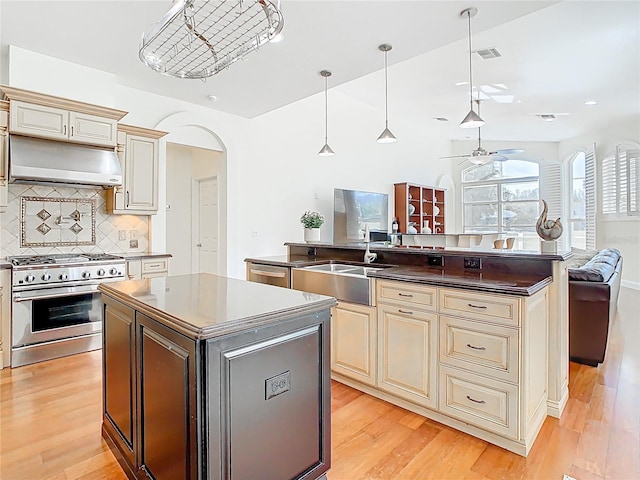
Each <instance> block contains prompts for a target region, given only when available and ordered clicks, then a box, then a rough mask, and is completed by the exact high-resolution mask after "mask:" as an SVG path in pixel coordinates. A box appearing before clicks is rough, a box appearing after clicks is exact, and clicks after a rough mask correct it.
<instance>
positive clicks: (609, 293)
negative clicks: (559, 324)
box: [568, 248, 622, 367]
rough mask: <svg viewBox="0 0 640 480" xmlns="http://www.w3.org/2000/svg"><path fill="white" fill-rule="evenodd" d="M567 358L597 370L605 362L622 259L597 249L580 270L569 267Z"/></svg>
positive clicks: (617, 253)
mask: <svg viewBox="0 0 640 480" xmlns="http://www.w3.org/2000/svg"><path fill="white" fill-rule="evenodd" d="M568 273H569V357H570V359H571V360H572V361H574V362H579V363H583V364H586V365H591V366H593V367H597V366H598V364H599V363H602V362H603V361H604V355H605V352H606V349H607V338H608V337H609V329H610V328H611V324H612V323H613V319H614V318H615V315H616V308H617V303H618V294H619V293H620V281H621V277H622V256H621V255H620V252H619V251H618V250H616V249H614V248H606V249H604V250H600V251H599V252H598V253H597V254H596V255H595V256H594V257H593V258H592V259H591V260H589V261H588V262H587V263H586V264H584V265H583V266H582V267H579V268H569V269H568Z"/></svg>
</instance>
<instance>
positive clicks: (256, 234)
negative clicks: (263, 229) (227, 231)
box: [251, 230, 258, 238]
mask: <svg viewBox="0 0 640 480" xmlns="http://www.w3.org/2000/svg"><path fill="white" fill-rule="evenodd" d="M251 236H252V237H253V238H256V237H257V236H258V231H257V230H251Z"/></svg>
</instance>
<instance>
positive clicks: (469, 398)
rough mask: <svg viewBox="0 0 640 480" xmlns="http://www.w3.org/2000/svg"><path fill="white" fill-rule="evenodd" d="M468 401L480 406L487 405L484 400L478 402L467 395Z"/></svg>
mask: <svg viewBox="0 0 640 480" xmlns="http://www.w3.org/2000/svg"><path fill="white" fill-rule="evenodd" d="M467 400H470V401H472V402H473V403H480V404H483V403H487V402H485V401H484V400H476V399H475V398H471V397H470V396H469V395H467Z"/></svg>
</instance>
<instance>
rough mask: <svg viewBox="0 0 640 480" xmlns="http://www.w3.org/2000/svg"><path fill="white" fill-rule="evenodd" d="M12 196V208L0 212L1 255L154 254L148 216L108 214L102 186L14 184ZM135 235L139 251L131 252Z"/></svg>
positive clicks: (136, 249) (10, 190)
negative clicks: (148, 252)
mask: <svg viewBox="0 0 640 480" xmlns="http://www.w3.org/2000/svg"><path fill="white" fill-rule="evenodd" d="M8 194H9V195H8V201H9V203H8V205H7V210H6V212H4V213H2V214H0V225H1V227H2V234H1V239H0V257H6V256H12V255H46V254H50V253H122V252H146V251H148V250H149V217H147V216H138V215H110V214H108V213H107V211H106V206H105V190H103V189H102V188H77V189H76V188H68V187H53V186H51V187H49V186H41V185H9V192H8ZM34 197H35V198H37V199H38V200H33V198H34ZM23 201H24V202H25V205H24V210H23ZM92 205H93V207H92ZM92 208H93V215H92V214H91V209H92ZM47 214H49V215H50V217H47ZM92 216H93V220H92V219H91V217H92ZM43 217H44V218H43ZM59 217H62V218H59ZM58 222H59V223H58ZM76 224H77V226H76ZM23 228H24V230H23ZM48 229H50V230H48ZM43 231H46V232H47V233H44V234H43V233H42V232H43ZM119 232H123V233H124V237H125V238H124V239H123V240H120V236H119ZM23 233H24V238H23ZM52 235H53V236H52ZM133 237H137V240H138V247H137V248H129V246H130V244H129V241H130V240H133V239H134V238H133ZM49 242H52V243H49ZM53 242H60V243H61V244H57V245H54V244H53ZM85 242H88V243H85ZM62 243H63V244H62ZM33 244H37V245H33Z"/></svg>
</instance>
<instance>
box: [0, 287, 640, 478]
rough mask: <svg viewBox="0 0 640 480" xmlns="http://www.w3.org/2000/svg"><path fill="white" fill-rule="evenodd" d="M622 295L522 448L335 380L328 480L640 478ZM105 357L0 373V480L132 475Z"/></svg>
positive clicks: (633, 373) (638, 349)
mask: <svg viewBox="0 0 640 480" xmlns="http://www.w3.org/2000/svg"><path fill="white" fill-rule="evenodd" d="M618 305H619V315H618V317H617V318H616V321H615V322H614V325H613V328H612V335H611V337H610V339H609V346H608V350H607V358H606V360H605V362H604V363H603V364H602V365H601V366H600V367H599V368H592V367H587V366H585V365H579V364H574V363H571V367H570V386H569V392H570V399H569V403H568V405H567V408H566V410H565V412H564V415H563V416H562V418H561V419H560V420H557V419H554V418H551V417H549V418H547V420H546V422H545V424H544V426H543V428H542V431H541V432H540V435H539V437H538V440H537V441H536V443H535V444H534V446H533V449H532V451H531V453H530V454H529V456H528V457H527V458H524V457H520V456H518V455H515V454H513V453H510V452H507V451H506V450H503V449H501V448H499V447H495V446H493V445H490V444H488V443H486V442H484V441H482V440H478V439H476V438H474V437H471V436H469V435H466V434H464V433H460V432H457V431H456V430H453V429H451V428H448V427H446V426H444V425H441V424H438V423H436V422H432V421H430V420H427V419H425V418H423V417H420V416H419V415H416V414H414V413H411V412H408V411H406V410H403V409H402V408H398V407H395V406H393V405H390V404H388V403H385V402H383V401H381V400H378V399H375V398H373V397H370V396H368V395H366V394H362V393H360V392H358V391H356V390H353V389H352V388H349V387H347V386H344V385H342V384H339V383H336V382H334V383H333V386H332V392H331V393H332V429H333V431H332V443H333V447H332V449H333V450H332V454H333V466H332V469H331V471H330V472H329V475H328V477H329V480H356V479H389V480H409V479H420V480H422V479H427V478H434V479H445V478H450V479H472V480H476V479H477V480H480V479H492V480H495V479H536V480H538V479H550V480H551V479H557V480H561V479H562V475H563V474H568V475H571V476H572V477H574V478H576V479H578V480H594V479H612V480H632V479H640V314H639V312H640V292H638V291H634V290H629V289H625V288H623V289H622V291H621V295H620V300H619V303H618ZM100 363H101V362H100V352H99V351H98V352H91V353H85V354H81V355H75V356H72V357H67V358H64V359H58V360H52V361H49V362H43V363H39V364H35V365H30V366H26V367H21V368H16V369H13V370H12V369H4V370H2V371H1V372H0V479H2V480H72V479H73V480H79V479H83V480H124V479H125V476H124V474H123V472H122V470H121V469H120V467H119V466H118V464H117V462H116V461H115V459H114V457H113V455H112V454H111V452H110V451H109V449H108V448H107V447H106V445H105V443H104V442H103V441H102V440H101V437H100V421H101V394H100V389H101V386H100V374H101V365H100ZM255 480H259V479H255Z"/></svg>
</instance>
